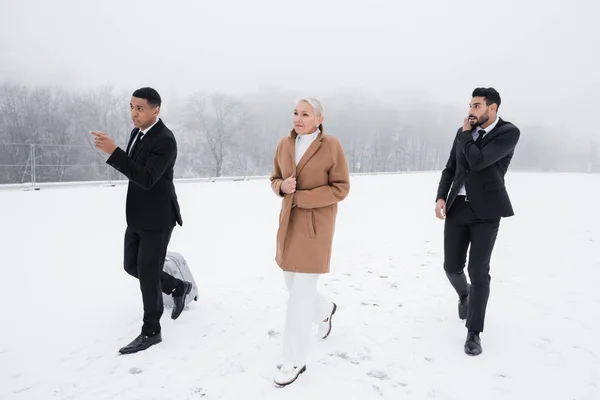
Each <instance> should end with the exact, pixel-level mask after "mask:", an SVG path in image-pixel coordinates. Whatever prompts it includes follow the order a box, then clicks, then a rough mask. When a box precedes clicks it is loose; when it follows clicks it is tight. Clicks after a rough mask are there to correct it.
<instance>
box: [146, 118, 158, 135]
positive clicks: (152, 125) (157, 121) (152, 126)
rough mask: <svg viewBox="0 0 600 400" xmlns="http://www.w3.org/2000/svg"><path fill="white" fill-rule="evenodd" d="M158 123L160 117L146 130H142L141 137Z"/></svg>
mask: <svg viewBox="0 0 600 400" xmlns="http://www.w3.org/2000/svg"><path fill="white" fill-rule="evenodd" d="M158 121H160V117H157V118H156V121H154V123H153V124H152V125H150V126H149V127H148V128H146V129H144V130H143V131H142V135H145V134H146V133H148V131H149V130H150V129H152V128H153V127H154V125H156V124H157V123H158Z"/></svg>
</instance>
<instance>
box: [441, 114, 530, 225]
mask: <svg viewBox="0 0 600 400" xmlns="http://www.w3.org/2000/svg"><path fill="white" fill-rule="evenodd" d="M520 135H521V132H520V131H519V128H517V127H516V126H514V125H513V124H512V123H510V122H508V121H504V120H502V119H501V118H500V119H499V121H498V124H496V126H495V127H494V129H492V130H491V131H490V132H489V133H488V134H487V135H485V137H484V138H483V139H482V141H481V143H479V145H477V144H475V141H474V140H473V137H472V131H470V130H469V131H465V132H463V131H462V128H460V129H459V130H458V133H457V135H456V138H455V139H454V143H453V145H452V150H451V151H450V157H449V158H448V162H447V163H446V168H445V169H444V170H443V171H442V177H441V179H440V183H439V185H438V191H437V200H439V199H444V200H446V211H447V212H448V211H449V210H450V208H451V207H452V204H453V203H454V200H455V199H456V195H457V194H458V191H459V190H460V188H461V186H462V184H463V183H464V184H465V189H466V191H467V198H468V200H469V204H471V208H472V209H473V212H474V213H475V215H476V216H477V217H478V218H480V219H496V218H501V217H510V216H512V215H514V211H513V208H512V204H511V202H510V198H509V197H508V193H507V191H506V186H505V183H504V175H505V174H506V171H507V170H508V166H509V165H510V162H511V160H512V157H513V154H514V151H515V147H516V146H517V142H518V141H519V137H520Z"/></svg>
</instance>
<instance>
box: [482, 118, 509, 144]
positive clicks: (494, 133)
mask: <svg viewBox="0 0 600 400" xmlns="http://www.w3.org/2000/svg"><path fill="white" fill-rule="evenodd" d="M505 124H506V123H505V122H504V121H503V120H502V118H500V119H499V120H498V124H496V126H495V127H494V129H492V131H491V132H490V133H488V134H487V135H485V137H484V138H483V139H481V144H480V147H481V146H483V145H484V144H486V143H487V142H489V141H490V140H492V138H494V137H496V136H497V135H498V133H500V132H502V127H503V126H504V125H505Z"/></svg>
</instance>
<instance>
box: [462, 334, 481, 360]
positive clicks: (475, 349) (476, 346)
mask: <svg viewBox="0 0 600 400" xmlns="http://www.w3.org/2000/svg"><path fill="white" fill-rule="evenodd" d="M482 351H483V350H482V349H481V338H480V337H479V333H476V332H469V333H467V340H466V341H465V353H467V355H470V356H478V355H480V354H481V352H482Z"/></svg>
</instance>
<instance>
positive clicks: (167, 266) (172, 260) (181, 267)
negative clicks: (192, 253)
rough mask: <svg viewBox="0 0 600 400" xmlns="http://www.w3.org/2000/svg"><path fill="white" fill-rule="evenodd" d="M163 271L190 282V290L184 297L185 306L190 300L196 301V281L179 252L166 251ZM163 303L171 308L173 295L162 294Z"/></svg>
mask: <svg viewBox="0 0 600 400" xmlns="http://www.w3.org/2000/svg"><path fill="white" fill-rule="evenodd" d="M163 271H165V272H166V273H167V274H169V275H172V276H174V277H175V278H178V279H181V280H184V281H188V282H192V290H191V292H190V294H189V295H187V296H186V297H185V306H186V307H187V306H188V305H189V304H190V303H191V302H192V300H194V301H198V286H197V285H196V281H195V280H194V277H193V276H192V272H191V271H190V268H189V266H188V264H187V262H186V261H185V258H183V256H182V255H181V254H179V253H175V252H171V251H168V252H167V255H166V257H165V263H164V266H163ZM162 296H163V303H164V306H165V307H169V308H173V306H174V303H173V296H171V295H170V294H165V293H163V294H162Z"/></svg>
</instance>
